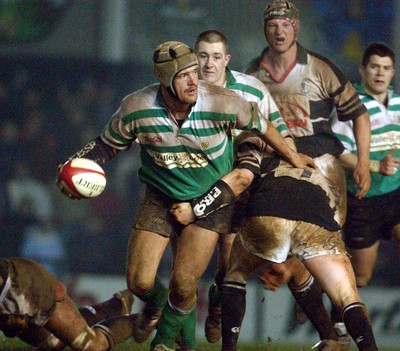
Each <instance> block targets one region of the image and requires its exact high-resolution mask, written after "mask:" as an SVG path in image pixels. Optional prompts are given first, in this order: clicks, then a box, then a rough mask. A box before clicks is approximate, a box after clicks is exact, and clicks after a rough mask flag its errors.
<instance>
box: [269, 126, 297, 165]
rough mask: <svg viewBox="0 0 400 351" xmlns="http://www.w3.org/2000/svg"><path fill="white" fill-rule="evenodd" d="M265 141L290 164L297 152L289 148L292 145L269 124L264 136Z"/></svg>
mask: <svg viewBox="0 0 400 351" xmlns="http://www.w3.org/2000/svg"><path fill="white" fill-rule="evenodd" d="M263 138H264V141H265V142H266V143H267V144H269V145H270V146H271V147H272V148H273V149H274V150H275V151H276V152H277V153H278V154H279V155H281V156H282V157H283V158H284V159H286V160H287V161H289V162H290V160H291V159H292V158H293V156H294V154H295V151H293V149H292V148H291V147H290V146H289V145H290V144H289V143H288V142H286V141H285V139H283V138H282V136H281V135H280V133H279V132H278V130H277V129H276V128H275V127H274V125H273V124H272V123H270V122H268V129H267V131H266V133H264V134H263Z"/></svg>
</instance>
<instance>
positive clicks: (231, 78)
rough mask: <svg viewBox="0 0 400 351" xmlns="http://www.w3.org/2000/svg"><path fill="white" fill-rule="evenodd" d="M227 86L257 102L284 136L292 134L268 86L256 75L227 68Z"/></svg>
mask: <svg viewBox="0 0 400 351" xmlns="http://www.w3.org/2000/svg"><path fill="white" fill-rule="evenodd" d="M226 73H227V79H226V82H225V87H226V88H228V89H230V90H233V91H235V92H236V93H237V94H239V95H240V96H242V97H243V98H245V99H246V100H247V101H252V102H256V103H257V105H258V108H259V109H260V111H261V113H262V114H263V115H264V117H265V118H266V119H268V120H269V121H270V122H271V123H272V124H273V125H274V127H275V128H276V129H277V130H278V131H279V133H280V134H281V135H282V137H283V138H285V137H287V136H289V135H290V132H289V129H288V127H287V126H286V123H285V121H284V119H283V117H282V115H281V113H280V112H279V109H278V106H277V105H276V103H275V101H274V100H273V98H272V96H271V94H270V92H269V90H268V88H267V87H266V86H265V85H264V83H262V82H261V81H259V80H258V79H257V78H256V77H253V76H250V75H248V74H245V73H241V72H237V71H233V70H231V69H230V68H229V67H227V68H226Z"/></svg>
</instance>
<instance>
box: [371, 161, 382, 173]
mask: <svg viewBox="0 0 400 351" xmlns="http://www.w3.org/2000/svg"><path fill="white" fill-rule="evenodd" d="M380 165H381V162H380V161H376V160H370V161H369V170H370V171H371V172H372V173H379V170H380Z"/></svg>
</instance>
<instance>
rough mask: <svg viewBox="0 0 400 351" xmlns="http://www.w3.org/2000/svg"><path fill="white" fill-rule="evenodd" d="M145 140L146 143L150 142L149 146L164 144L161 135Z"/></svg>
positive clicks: (147, 137) (148, 137)
mask: <svg viewBox="0 0 400 351" xmlns="http://www.w3.org/2000/svg"><path fill="white" fill-rule="evenodd" d="M144 140H146V142H148V143H149V144H155V143H161V142H162V138H161V137H160V136H159V135H154V136H146V137H145V138H144Z"/></svg>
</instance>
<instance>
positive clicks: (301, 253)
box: [221, 140, 378, 351]
mask: <svg viewBox="0 0 400 351" xmlns="http://www.w3.org/2000/svg"><path fill="white" fill-rule="evenodd" d="M253 145H254V149H252V150H249V146H253ZM253 145H251V144H250V140H248V142H247V143H243V144H242V145H241V146H240V147H239V150H240V148H242V150H243V149H244V148H246V149H247V152H245V153H241V152H239V160H240V165H239V167H241V168H247V169H249V170H251V171H252V172H253V173H254V174H255V175H259V176H260V177H258V178H257V179H256V180H255V181H254V183H253V185H252V186H251V188H250V189H249V191H250V198H249V201H248V204H247V208H246V214H245V218H244V222H243V225H242V228H241V230H240V231H239V233H238V235H237V237H236V239H235V241H234V244H233V247H232V251H231V256H230V261H229V268H228V273H227V276H226V278H225V280H224V284H223V286H222V294H221V295H222V296H221V300H222V342H223V344H222V350H224V351H232V350H236V344H237V340H238V336H239V331H240V326H241V323H242V320H243V316H244V313H245V295H246V280H247V278H248V277H249V276H250V274H251V273H253V272H254V271H255V270H256V269H257V268H259V267H260V266H262V265H265V264H266V263H271V262H276V263H280V262H284V261H285V260H286V258H287V255H288V254H289V252H291V253H292V254H294V255H296V256H297V257H298V258H299V259H300V260H302V262H303V263H304V265H305V266H306V268H307V269H308V270H309V271H310V273H311V274H312V275H313V277H315V279H316V280H317V281H318V283H319V284H320V285H321V287H322V289H323V290H324V291H325V292H326V293H327V295H328V296H329V298H330V300H331V302H332V303H333V304H334V305H335V306H337V307H338V308H340V310H341V311H342V315H343V319H344V322H345V324H346V327H347V329H348V332H349V334H350V335H351V337H352V338H353V340H354V341H355V343H356V345H357V347H358V349H359V350H368V351H372V350H377V349H378V348H377V346H376V343H375V338H374V335H373V331H372V327H371V322H370V319H369V315H368V312H367V309H366V307H365V305H364V304H363V303H362V301H361V299H360V296H359V294H358V291H357V287H356V283H355V277H354V272H353V270H352V267H351V263H350V260H349V257H348V254H347V252H346V250H345V247H344V243H343V241H342V239H341V234H340V231H339V230H340V227H339V225H338V224H337V222H336V221H335V220H334V210H333V208H332V207H331V206H330V204H329V196H328V195H329V191H330V190H329V186H328V184H327V182H326V179H325V178H324V177H323V176H322V175H321V173H320V172H319V171H314V172H313V173H312V174H309V173H307V172H304V171H303V170H301V169H296V168H293V167H291V166H289V165H287V164H286V163H285V162H282V161H280V162H279V165H278V166H277V167H276V163H277V161H279V160H278V159H277V158H274V159H271V158H261V157H260V156H261V154H260V152H259V151H260V150H263V145H262V143H261V142H260V141H259V140H258V141H256V144H253ZM260 146H261V147H262V148H261V149H259V147H260ZM271 169H272V171H271ZM268 200H269V201H268ZM322 342H324V341H322ZM337 347H338V348H334V350H335V349H339V350H340V347H339V346H337Z"/></svg>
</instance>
